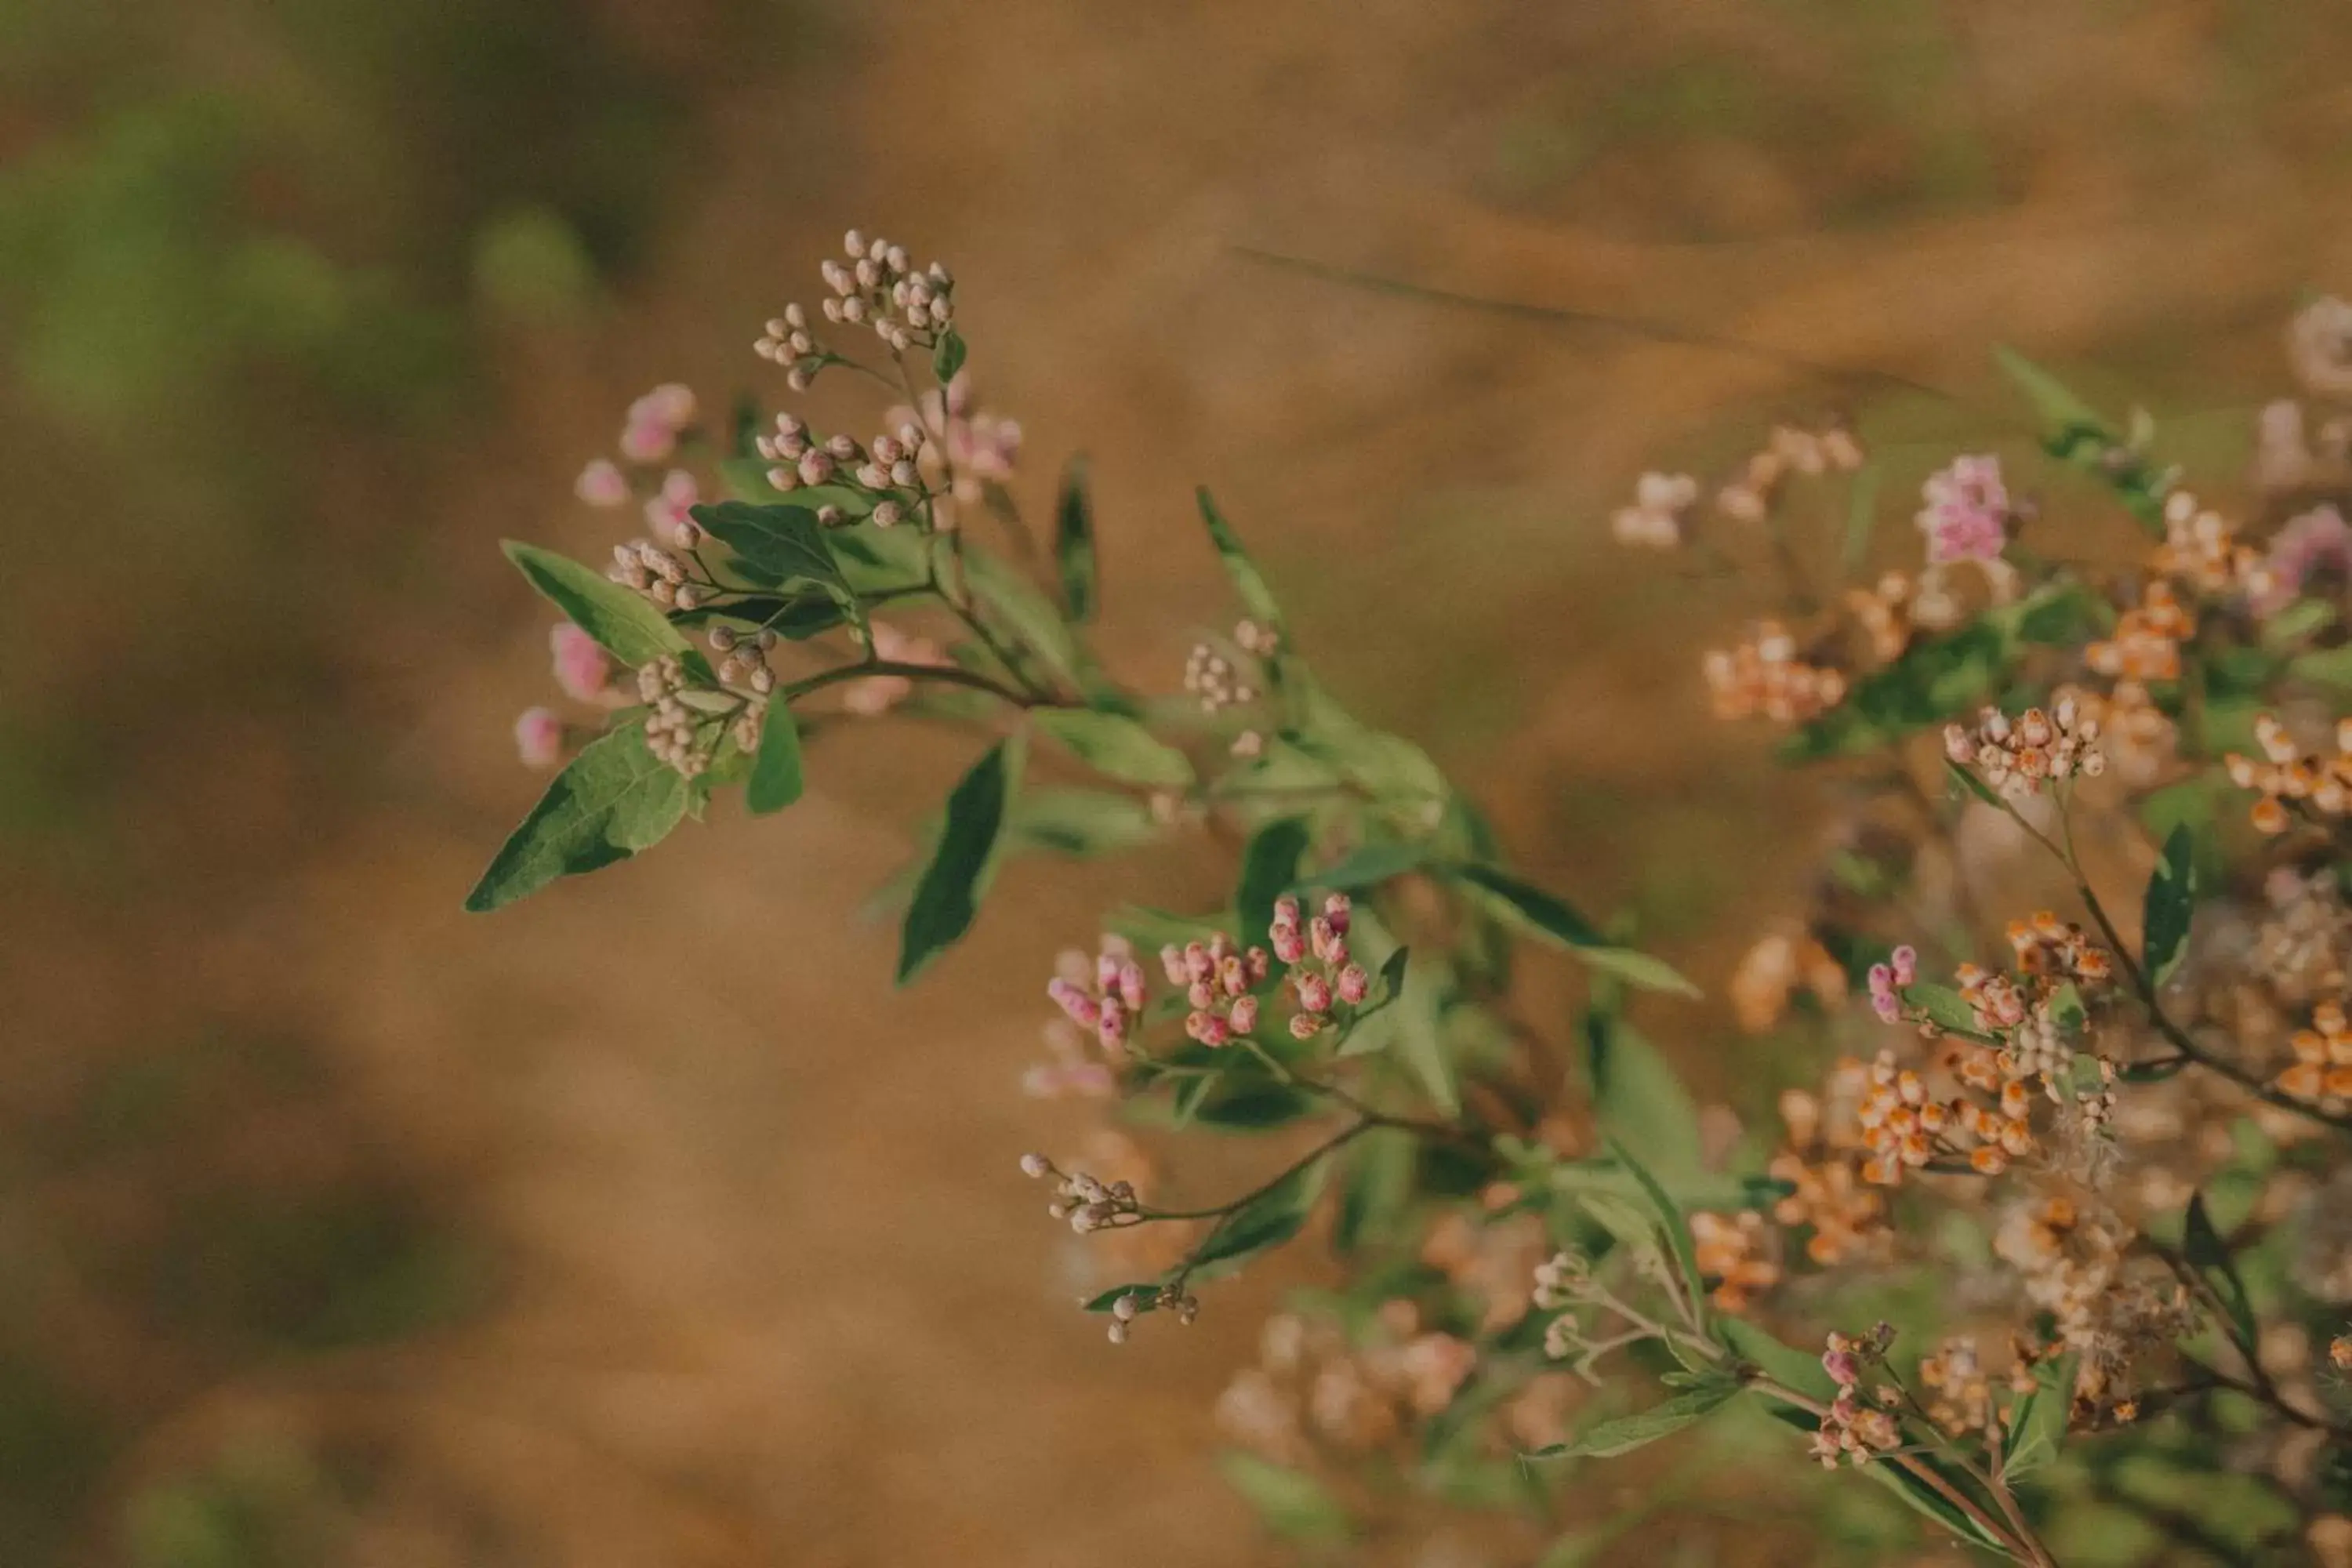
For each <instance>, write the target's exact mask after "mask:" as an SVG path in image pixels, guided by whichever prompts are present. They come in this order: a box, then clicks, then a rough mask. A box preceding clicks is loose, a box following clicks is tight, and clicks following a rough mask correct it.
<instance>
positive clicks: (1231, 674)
mask: <svg viewBox="0 0 2352 1568" xmlns="http://www.w3.org/2000/svg"><path fill="white" fill-rule="evenodd" d="M1242 626H1244V627H1247V628H1249V629H1250V630H1251V631H1252V632H1253V633H1255V630H1256V628H1255V626H1253V625H1252V623H1250V622H1248V621H1244V622H1243V623H1242ZM1236 640H1238V639H1236ZM1244 647H1246V645H1244ZM1184 689H1185V690H1186V691H1187V692H1188V693H1190V694H1191V695H1192V696H1193V697H1195V698H1198V699H1199V700H1200V703H1201V711H1202V712H1203V713H1216V712H1221V711H1223V710H1225V709H1227V708H1237V707H1240V706H1241V705H1242V704H1244V703H1247V702H1255V701H1256V700H1257V696H1258V692H1257V688H1256V687H1255V686H1254V685H1252V684H1251V683H1250V681H1249V679H1248V678H1247V677H1246V676H1244V675H1243V674H1242V673H1241V672H1240V671H1239V670H1237V669H1235V668H1234V661H1233V660H1231V659H1229V658H1226V657H1225V656H1224V655H1223V654H1222V653H1220V652H1218V651H1217V649H1216V647H1215V645H1214V644H1212V643H1206V642H1198V643H1194V644H1193V645H1192V653H1191V654H1190V655H1189V656H1188V657H1187V658H1185V660H1184Z"/></svg>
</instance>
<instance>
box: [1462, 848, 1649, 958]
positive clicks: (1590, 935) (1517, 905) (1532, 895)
mask: <svg viewBox="0 0 2352 1568" xmlns="http://www.w3.org/2000/svg"><path fill="white" fill-rule="evenodd" d="M1453 875H1454V878H1455V879H1456V880H1458V881H1460V882H1461V883H1462V884H1463V885H1464V886H1465V887H1466V888H1468V889H1472V891H1473V894H1474V896H1475V898H1476V899H1477V901H1478V902H1479V903H1481V904H1484V905H1485V906H1486V907H1487V908H1488V909H1489V910H1493V911H1494V912H1495V913H1496V914H1497V915H1499V916H1501V917H1502V918H1503V919H1504V920H1505V921H1508V922H1509V923H1510V924H1512V925H1515V926H1517V927H1518V928H1519V929H1520V930H1522V931H1528V932H1529V933H1531V934H1533V935H1535V936H1538V937H1541V938H1543V939H1544V940H1546V941H1548V942H1555V943H1557V944H1559V946H1561V947H1570V948H1588V947H1607V946H1609V945H1610V942H1609V939H1608V938H1607V937H1604V936H1602V935H1601V931H1600V929H1599V928H1598V927H1596V926H1594V925H1593V923H1592V922H1591V921H1588V920H1586V919H1585V918H1584V917H1583V916H1582V915H1580V914H1579V913H1578V912H1577V911H1576V910H1574V909H1573V908H1572V907H1570V905H1569V903H1568V902H1567V901H1566V900H1562V899H1558V898H1555V897H1553V896H1552V895H1551V894H1549V893H1547V892H1545V891H1544V890H1543V889H1541V888H1537V887H1531V886H1530V885H1528V883H1526V882H1522V881H1520V880H1519V879H1517V878H1516V877H1512V876H1508V875H1507V874H1506V873H1504V872H1501V871H1498V870H1496V868H1494V867H1492V866H1475V865H1473V866H1457V867H1454V868H1453Z"/></svg>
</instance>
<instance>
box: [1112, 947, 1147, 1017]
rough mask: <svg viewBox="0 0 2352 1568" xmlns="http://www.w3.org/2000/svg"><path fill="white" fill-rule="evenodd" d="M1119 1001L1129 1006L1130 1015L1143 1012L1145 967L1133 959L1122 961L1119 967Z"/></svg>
mask: <svg viewBox="0 0 2352 1568" xmlns="http://www.w3.org/2000/svg"><path fill="white" fill-rule="evenodd" d="M1118 999H1119V1000H1120V1001H1122V1002H1124V1003H1126V1004H1127V1010H1128V1011H1129V1012H1130V1013H1140V1012H1141V1011H1143V965H1141V964H1139V963H1136V962H1135V960H1133V959H1131V958H1126V959H1121V960H1120V961H1119V965H1118Z"/></svg>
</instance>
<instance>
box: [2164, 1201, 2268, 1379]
mask: <svg viewBox="0 0 2352 1568" xmlns="http://www.w3.org/2000/svg"><path fill="white" fill-rule="evenodd" d="M2181 1251H2182V1253H2183V1255H2185V1256H2186V1257H2187V1258H2188V1259H2189V1267H2190V1268H2194V1269H2195V1270H2197V1274H2198V1277H2199V1278H2200V1279H2202V1280H2204V1281H2205V1288H2206V1289H2208V1290H2209V1291H2210V1292H2211V1293H2212V1295H2213V1298H2214V1300H2217V1301H2219V1302H2220V1303H2221V1310H2222V1311H2223V1312H2224V1313H2226V1314H2227V1315H2228V1317H2229V1320H2230V1333H2231V1338H2232V1339H2234V1340H2235V1341H2236V1342H2237V1343H2238V1347H2239V1348H2240V1349H2241V1350H2252V1348H2253V1347H2254V1346H2255V1345H2256V1344H2258V1343H2259V1342H2260V1341H2259V1337H2258V1335H2257V1333H2256V1325H2255V1322H2254V1308H2253V1303H2252V1300H2249V1299H2248V1298H2247V1295H2246V1282H2245V1280H2244V1279H2242V1278H2240V1276H2239V1274H2238V1260H2237V1259H2236V1258H2232V1257H2231V1256H2230V1244H2229V1243H2228V1242H2226V1241H2224V1240H2222V1239H2221V1232H2220V1231H2218V1230H2216V1229H2214V1228H2213V1216H2212V1215H2210V1213H2208V1212H2207V1211H2206V1208H2205V1194H2203V1193H2197V1194H2193V1195H2191V1196H2190V1198H2189V1215H2188V1221H2187V1224H2186V1225H2185V1226H2183V1227H2182V1232H2181Z"/></svg>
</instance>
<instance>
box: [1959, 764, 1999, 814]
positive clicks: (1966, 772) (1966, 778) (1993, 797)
mask: <svg viewBox="0 0 2352 1568" xmlns="http://www.w3.org/2000/svg"><path fill="white" fill-rule="evenodd" d="M1944 771H1945V772H1946V773H1949V774H1950V775H1951V776H1952V781H1953V782H1954V783H1955V784H1958V785H1959V786H1960V787H1961V788H1962V789H1964V790H1966V791H1968V792H1969V794H1970V795H1974V796H1976V797H1977V798H1978V799H1979V800H1980V801H1982V802H1984V803H1985V804H1986V805H1989V806H1990V807H1992V808H1993V809H1994V810H1995V811H2002V812H2005V811H2007V810H2008V809H2009V807H2007V806H2006V805H2002V804H2001V799H2000V795H1999V794H1998V793H1997V792H1995V790H1994V789H1993V787H1992V785H1990V784H1987V783H1985V782H1984V780H1983V779H1981V778H1979V777H1978V776H1977V771H1976V769H1974V768H1969V767H1962V766H1961V765H1960V764H1959V763H1956V762H1954V761H1952V760H1951V759H1950V758H1949V757H1947V758H1945V759H1944Z"/></svg>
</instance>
